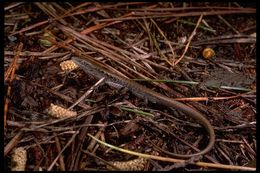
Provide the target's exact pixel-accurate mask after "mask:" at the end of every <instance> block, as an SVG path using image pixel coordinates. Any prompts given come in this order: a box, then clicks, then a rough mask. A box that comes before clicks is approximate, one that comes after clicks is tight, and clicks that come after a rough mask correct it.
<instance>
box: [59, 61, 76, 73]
mask: <svg viewBox="0 0 260 173" xmlns="http://www.w3.org/2000/svg"><path fill="white" fill-rule="evenodd" d="M60 67H61V69H62V70H63V71H71V70H74V69H76V68H78V65H77V64H75V63H74V62H73V61H72V60H67V61H63V62H61V63H60Z"/></svg>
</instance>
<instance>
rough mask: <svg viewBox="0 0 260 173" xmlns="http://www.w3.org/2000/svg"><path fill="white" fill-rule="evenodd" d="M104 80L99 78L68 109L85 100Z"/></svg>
mask: <svg viewBox="0 0 260 173" xmlns="http://www.w3.org/2000/svg"><path fill="white" fill-rule="evenodd" d="M105 80H106V78H104V77H103V78H101V79H100V80H99V81H98V82H96V83H95V85H93V86H92V87H91V88H90V89H89V90H88V91H87V92H86V93H85V94H83V95H82V96H81V97H80V98H79V99H78V100H77V101H76V102H75V103H73V104H72V105H71V106H70V107H69V108H68V109H72V108H73V107H74V106H76V105H77V104H78V103H79V102H81V101H82V100H83V99H84V98H86V97H87V96H88V95H89V94H90V93H91V92H93V90H94V89H95V88H97V87H98V86H99V85H101V84H102V83H103V82H104V81H105Z"/></svg>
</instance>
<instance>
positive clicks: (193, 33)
mask: <svg viewBox="0 0 260 173" xmlns="http://www.w3.org/2000/svg"><path fill="white" fill-rule="evenodd" d="M202 17H203V15H201V16H200V18H199V20H198V22H197V24H196V27H195V28H194V30H193V31H192V33H191V35H190V37H189V39H188V43H187V44H186V46H185V49H184V51H183V53H182V55H181V57H180V58H179V59H178V60H177V61H175V62H174V63H173V64H174V65H176V64H178V63H179V62H180V61H181V60H182V58H183V57H184V55H185V54H186V52H187V50H188V48H189V46H190V43H191V40H192V39H193V37H194V36H195V34H196V30H197V28H198V26H199V24H200V22H201V20H202Z"/></svg>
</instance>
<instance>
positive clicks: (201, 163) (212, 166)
mask: <svg viewBox="0 0 260 173" xmlns="http://www.w3.org/2000/svg"><path fill="white" fill-rule="evenodd" d="M88 136H90V137H91V138H93V139H95V140H97V141H98V142H99V143H101V144H103V145H105V146H107V147H109V148H112V149H115V150H117V151H120V152H124V153H128V154H131V155H135V156H139V157H143V158H147V159H155V160H160V161H165V162H171V163H184V162H185V160H181V159H174V158H168V157H161V156H154V155H149V154H143V153H138V152H134V151H130V150H125V149H122V148H119V147H116V146H113V145H111V144H108V143H105V142H103V141H101V140H99V139H97V138H95V137H94V136H92V135H90V134H88ZM194 165H197V166H202V167H210V168H220V169H228V170H248V171H255V170H256V168H252V167H246V166H236V165H224V164H216V163H207V162H195V163H194Z"/></svg>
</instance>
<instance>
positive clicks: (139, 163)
mask: <svg viewBox="0 0 260 173" xmlns="http://www.w3.org/2000/svg"><path fill="white" fill-rule="evenodd" d="M111 164H113V165H114V166H115V167H117V168H119V169H120V170H122V171H142V170H144V168H145V165H146V164H147V160H146V159H144V158H137V159H134V160H130V161H126V162H120V161H114V162H111ZM107 168H108V169H109V170H114V168H112V167H111V166H109V165H108V166H107Z"/></svg>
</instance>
